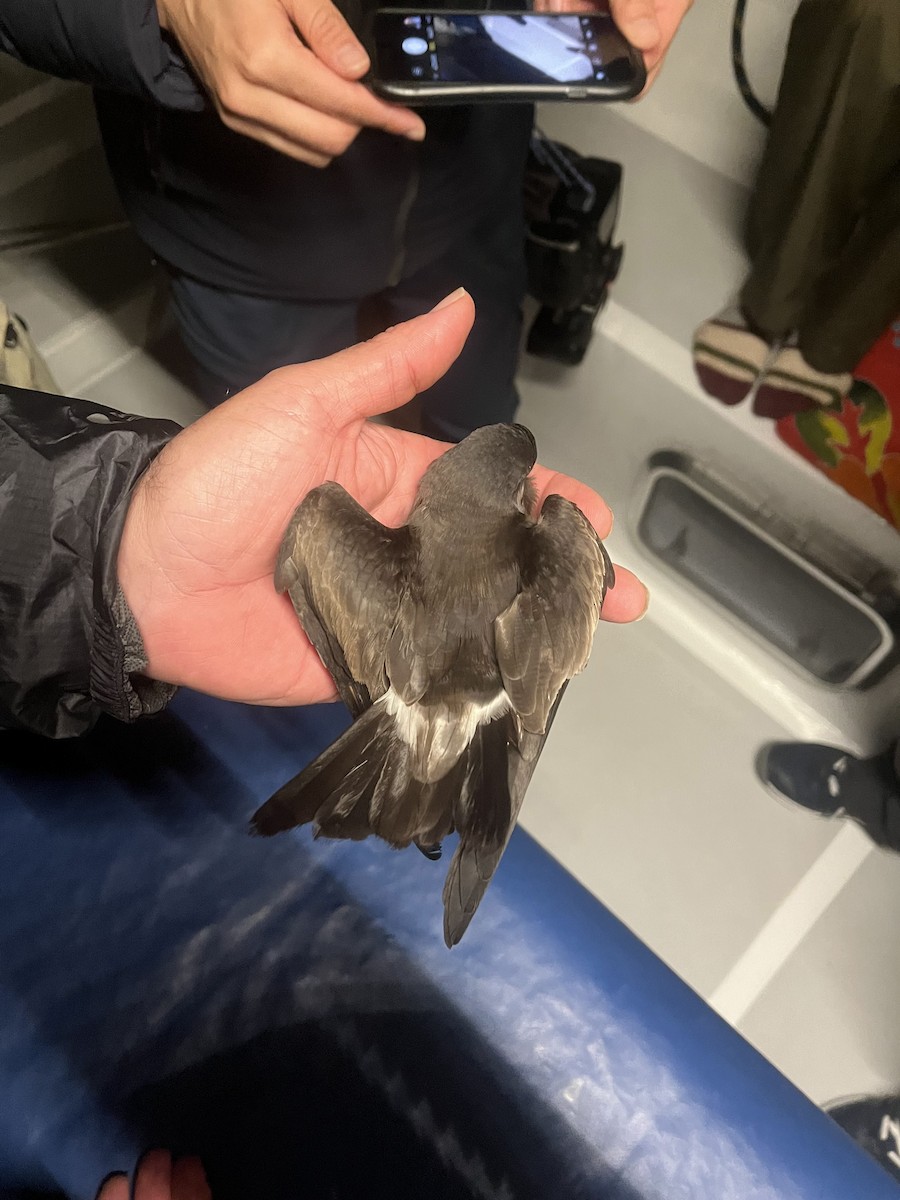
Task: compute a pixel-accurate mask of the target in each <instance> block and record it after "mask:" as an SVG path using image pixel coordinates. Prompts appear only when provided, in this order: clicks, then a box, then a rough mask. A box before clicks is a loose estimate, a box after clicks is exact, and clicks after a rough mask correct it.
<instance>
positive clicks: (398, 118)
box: [231, 37, 425, 141]
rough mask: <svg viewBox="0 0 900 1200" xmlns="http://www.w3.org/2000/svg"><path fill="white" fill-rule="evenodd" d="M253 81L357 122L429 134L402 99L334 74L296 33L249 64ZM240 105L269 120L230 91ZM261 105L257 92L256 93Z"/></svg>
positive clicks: (268, 91)
mask: <svg viewBox="0 0 900 1200" xmlns="http://www.w3.org/2000/svg"><path fill="white" fill-rule="evenodd" d="M246 78H247V80H248V81H249V83H250V85H252V86H254V87H255V89H257V90H258V91H261V92H262V93H263V94H265V95H267V96H268V97H270V99H271V100H273V101H274V99H275V98H276V97H278V96H280V97H281V98H282V99H284V100H295V101H297V103H299V104H304V105H308V106H309V107H310V108H313V109H316V110H318V111H320V112H322V113H327V114H329V115H330V116H332V117H339V118H341V119H342V120H345V121H349V122H351V123H352V124H354V125H368V126H371V127H372V128H373V129H383V130H385V131H386V132H387V133H396V134H399V135H401V136H403V137H408V138H410V139H411V140H413V141H421V140H422V139H423V138H424V136H425V124H424V122H423V121H422V118H421V117H419V116H417V114H416V113H414V112H411V111H410V110H409V109H408V108H403V107H402V106H401V105H399V104H389V103H388V102H387V101H386V100H382V99H381V98H380V97H379V96H376V95H375V94H374V92H371V91H370V90H369V89H368V88H367V87H365V86H364V85H363V84H361V83H355V82H352V81H349V80H347V79H345V78H342V77H341V76H340V75H338V74H336V73H335V72H334V71H333V70H332V68H331V67H330V66H329V65H328V64H327V63H325V62H322V61H321V60H320V59H319V58H317V57H316V55H315V54H314V53H312V52H311V51H310V50H308V49H307V48H306V47H305V46H303V45H301V43H300V42H299V41H298V40H297V39H296V37H294V38H293V41H288V40H286V39H282V40H281V41H279V42H278V43H277V52H276V53H273V54H271V57H262V58H260V59H259V61H257V62H256V63H255V64H254V65H251V66H249V67H248V68H247V70H246ZM231 99H232V101H233V102H235V105H236V106H237V107H238V108H239V111H238V112H235V114H234V115H236V116H245V117H246V116H252V117H253V118H254V119H262V120H264V121H266V123H271V121H270V120H268V119H267V118H266V117H265V114H264V113H261V112H260V111H252V112H251V111H249V110H248V107H247V106H248V103H250V100H249V98H248V97H247V96H246V95H243V94H241V93H240V92H238V94H237V95H235V96H233V97H231ZM253 101H254V103H256V104H257V105H258V101H259V97H258V95H257V96H255V97H253Z"/></svg>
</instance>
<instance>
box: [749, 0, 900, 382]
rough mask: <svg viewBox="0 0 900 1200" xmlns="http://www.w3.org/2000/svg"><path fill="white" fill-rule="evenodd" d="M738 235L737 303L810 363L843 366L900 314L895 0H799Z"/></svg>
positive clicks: (899, 51)
mask: <svg viewBox="0 0 900 1200" xmlns="http://www.w3.org/2000/svg"><path fill="white" fill-rule="evenodd" d="M747 244H748V249H749V252H750V257H751V260H752V268H751V272H750V276H749V278H748V279H747V281H746V284H745V286H744V289H743V293H742V296H741V300H742V304H743V307H744V310H745V312H746V313H747V315H748V317H749V318H750V319H751V321H752V322H753V323H754V324H755V325H756V326H757V327H758V328H759V329H760V331H761V332H762V333H764V334H765V335H767V336H768V337H769V338H770V339H771V340H773V341H774V340H777V339H780V338H783V337H785V336H787V335H788V334H789V333H791V332H793V331H797V333H798V336H799V345H800V349H801V351H802V353H803V355H804V357H805V358H806V360H807V362H809V363H810V364H811V365H812V366H814V367H816V368H817V369H819V370H821V371H829V372H841V371H849V370H852V368H853V367H855V366H856V364H857V363H858V362H859V360H860V359H861V358H862V357H863V355H864V354H865V353H866V351H867V350H868V349H869V347H870V346H871V345H872V344H873V342H874V341H875V340H876V339H877V338H878V337H879V336H880V334H882V333H883V332H884V330H885V329H886V328H887V327H888V325H889V324H890V323H891V321H892V320H893V319H894V318H895V317H896V316H897V314H898V313H900V3H898V0H803V3H802V4H801V5H800V8H799V9H798V11H797V15H796V17H795V18H794V23H793V26H792V29H791V36H790V41H789V44H788V51H787V58H786V61H785V67H784V74H783V76H782V81H781V88H780V91H779V94H778V103H777V106H776V109H775V113H774V117H773V121H772V127H771V130H770V133H769V140H768V145H767V147H766V151H765V155H764V158H763V161H762V165H761V167H760V171H759V175H758V178H757V180H756V186H755V190H754V193H753V197H752V200H751V205H750V212H749V220H748V225H747Z"/></svg>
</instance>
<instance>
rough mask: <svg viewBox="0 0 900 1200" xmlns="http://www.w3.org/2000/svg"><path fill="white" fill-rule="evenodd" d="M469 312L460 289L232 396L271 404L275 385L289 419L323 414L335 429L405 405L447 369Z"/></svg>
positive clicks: (472, 313)
mask: <svg viewBox="0 0 900 1200" xmlns="http://www.w3.org/2000/svg"><path fill="white" fill-rule="evenodd" d="M474 317H475V307H474V305H473V303H472V298H471V297H470V296H469V294H468V293H467V292H466V291H464V290H463V289H462V288H460V289H458V291H456V292H454V293H452V295H450V296H448V297H447V298H446V299H445V300H442V301H441V303H440V304H439V305H437V306H436V307H435V308H433V309H432V310H431V312H428V313H425V314H424V315H423V316H421V317H415V318H413V320H411V321H405V322H404V323H403V324H402V325H395V326H394V327H393V328H392V329H388V330H387V331H386V332H385V333H380V334H379V335H378V336H377V337H375V338H373V339H372V340H371V341H369V342H363V343H362V344H361V345H359V346H353V347H351V348H350V349H349V350H342V351H341V352H340V353H339V354H333V355H332V356H331V357H330V358H324V359H320V360H319V361H318V362H313V363H304V364H302V365H300V366H297V367H283V368H282V369H281V370H279V371H277V372H274V373H273V374H272V375H269V376H267V378H266V380H265V381H263V382H264V383H265V385H266V386H265V387H261V386H260V385H259V384H257V385H255V386H254V387H252V388H248V390H247V391H246V392H243V393H242V395H241V396H238V397H235V402H237V401H240V402H241V403H242V404H243V405H246V404H247V403H248V402H251V403H258V402H259V401H260V400H264V401H265V402H266V403H271V399H270V398H271V396H272V394H273V390H274V391H275V393H276V395H277V403H278V411H279V412H280V413H282V414H283V415H284V417H285V418H286V419H288V420H289V421H290V422H291V423H293V421H294V420H295V419H296V418H297V417H299V418H301V420H303V421H304V422H308V421H309V419H310V416H311V415H312V416H314V417H315V416H316V415H317V416H318V420H319V422H320V423H321V422H322V420H323V418H325V419H327V423H328V425H330V426H332V427H333V428H338V429H341V428H343V427H345V426H347V425H349V424H352V423H353V422H354V421H364V420H366V419H367V418H368V417H374V416H377V415H378V414H380V413H385V412H390V411H391V410H392V409H395V408H400V407H401V406H402V405H404V404H408V403H409V401H410V400H412V399H413V397H414V396H417V395H418V394H419V392H424V391H425V389H426V388H429V387H431V385H432V384H433V383H436V382H437V381H438V380H439V379H440V378H441V376H442V375H444V373H445V372H446V371H447V370H449V368H450V367H451V365H452V364H453V363H454V362H455V361H456V358H457V357H458V355H459V352H460V351H461V350H462V348H463V345H464V344H465V341H466V338H467V337H468V335H469V330H470V329H471V328H472V322H473V320H474ZM276 384H277V385H278V386H277V388H276V387H275V385H276ZM294 436H295V437H296V434H294Z"/></svg>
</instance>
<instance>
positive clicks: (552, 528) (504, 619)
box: [443, 496, 614, 946]
mask: <svg viewBox="0 0 900 1200" xmlns="http://www.w3.org/2000/svg"><path fill="white" fill-rule="evenodd" d="M529 540H530V545H528V546H527V548H526V550H525V552H524V554H525V557H524V562H523V571H522V589H521V591H520V592H519V594H518V595H517V596H516V598H515V600H514V601H513V602H512V604H511V605H510V606H509V608H508V609H507V610H506V611H505V612H504V613H502V614H501V615H500V616H499V617H498V618H497V620H496V621H495V623H494V635H495V642H496V650H497V661H498V663H499V666H500V673H501V675H502V677H503V684H504V687H505V688H506V692H507V695H508V696H509V698H510V700H511V701H512V704H513V707H514V709H515V712H516V714H517V717H518V720H517V725H518V731H517V732H513V733H511V735H510V738H509V746H508V780H509V817H510V821H509V828H508V830H507V831H506V837H505V838H502V839H501V840H500V841H499V842H495V843H493V844H482V843H480V842H479V841H478V840H477V839H476V838H473V837H469V836H467V835H466V834H462V835H461V837H460V843H459V846H458V847H457V850H456V854H455V855H454V857H453V862H452V863H451V864H450V870H449V872H448V874H447V882H446V884H445V885H444V897H443V899H444V940H445V941H446V943H447V945H448V946H455V945H456V944H457V942H459V940H460V938H461V937H462V936H463V934H464V933H465V931H466V929H467V928H468V926H469V923H470V922H471V920H472V917H473V916H474V915H475V911H476V909H477V908H478V905H479V904H480V903H481V898H482V896H483V895H484V893H485V891H486V890H487V887H488V884H489V883H490V882H491V879H492V878H493V875H494V872H495V871H496V869H497V866H498V864H499V862H500V859H501V857H502V855H503V852H504V850H505V849H506V846H507V843H508V842H509V839H510V837H511V836H512V832H513V829H514V828H515V824H516V821H517V819H518V816H519V811H520V809H521V807H522V801H523V800H524V798H525V792H526V789H527V788H528V784H529V783H530V782H531V777H532V775H533V774H534V770H535V767H536V766H537V763H538V759H539V758H540V755H541V751H542V750H543V748H544V743H545V741H546V740H547V734H548V732H549V730H550V725H551V724H552V722H553V718H554V717H555V715H556V710H557V709H558V707H559V703H560V701H561V699H562V697H563V693H564V692H565V689H566V684H567V683H568V681H569V680H570V679H571V678H572V676H573V675H576V674H577V673H578V672H579V671H581V670H582V669H583V668H584V666H585V664H586V663H587V660H588V656H589V655H590V652H591V643H592V641H593V637H594V629H595V628H596V625H597V621H598V619H599V617H600V608H601V605H602V604H603V598H604V596H605V595H606V589H607V588H608V587H609V586H610V584H611V583H612V582H613V580H614V575H613V567H612V563H611V562H610V560H609V556H608V555H607V553H606V549H605V547H604V545H603V543H602V542H601V541H600V539H599V538H598V536H597V534H596V533H595V531H594V529H593V527H592V526H591V525H590V523H589V522H588V520H587V519H586V518H585V517H584V516H583V515H582V513H581V512H580V510H579V509H578V508H576V507H575V505H574V504H571V503H570V502H569V501H568V500H564V499H563V498H562V497H561V496H550V497H548V499H547V500H546V501H545V503H544V507H543V510H542V512H541V519H540V520H539V521H538V523H537V524H536V525H535V526H534V528H533V529H532V531H531V533H530V535H529Z"/></svg>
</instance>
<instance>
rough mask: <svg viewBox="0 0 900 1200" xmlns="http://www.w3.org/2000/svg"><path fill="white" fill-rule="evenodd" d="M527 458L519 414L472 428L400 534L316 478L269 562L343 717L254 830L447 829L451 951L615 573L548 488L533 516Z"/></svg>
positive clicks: (417, 833) (433, 471)
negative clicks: (452, 848)
mask: <svg viewBox="0 0 900 1200" xmlns="http://www.w3.org/2000/svg"><path fill="white" fill-rule="evenodd" d="M535 458H536V449H535V444H534V439H533V437H532V436H531V434H530V433H529V431H528V430H527V429H525V428H524V427H523V426H521V425H494V426H489V427H487V428H485V429H480V430H477V431H476V432H475V433H473V434H471V435H470V436H469V437H468V438H466V439H465V441H463V442H461V443H460V444H459V445H458V446H456V447H454V448H453V449H452V450H449V451H448V452H447V453H446V454H445V455H443V456H442V457H441V458H439V459H437V460H436V461H435V462H434V463H433V464H432V466H431V467H430V468H429V469H428V471H427V472H426V473H425V475H424V477H423V479H422V481H421V484H420V486H419V491H418V495H417V498H416V503H415V506H414V508H413V511H412V513H411V514H410V518H409V521H408V523H407V524H406V525H405V526H403V527H402V528H400V529H389V528H386V527H385V526H383V525H381V524H379V522H378V521H376V520H375V519H374V518H373V517H371V516H369V514H367V513H366V512H365V511H364V510H363V509H362V508H360V506H359V505H358V504H357V503H356V501H355V500H353V499H352V498H351V497H350V496H349V495H348V494H347V493H346V492H345V491H344V490H343V488H341V487H340V486H339V485H338V484H336V483H326V484H324V485H322V486H321V487H319V488H316V489H315V490H314V491H312V492H310V493H309V495H308V496H306V498H305V499H304V500H303V501H302V503H301V504H300V505H299V507H298V508H297V511H296V512H295V514H294V517H293V519H292V520H291V523H290V526H289V527H288V530H287V532H286V533H285V536H284V539H283V542H282V546H281V551H280V553H279V556H278V563H277V566H276V571H275V585H276V587H277V588H278V589H279V590H281V591H285V590H286V591H287V592H288V593H289V594H290V597H291V600H292V602H293V605H294V608H295V610H296V612H297V616H298V617H299V619H300V622H301V624H302V625H303V628H304V630H305V631H306V633H307V636H308V637H309V639H310V641H311V642H312V644H313V645H314V646H315V648H316V650H317V651H318V653H319V655H320V656H321V658H322V661H323V662H324V663H325V666H326V667H327V668H328V670H329V671H330V672H331V675H332V677H333V678H334V681H335V684H336V686H337V689H338V691H339V693H340V695H341V698H342V699H343V700H344V702H345V703H346V704H347V706H348V708H349V709H350V711H351V713H352V714H353V716H354V718H355V720H354V723H353V724H352V725H351V726H350V728H349V729H348V730H347V731H346V732H345V733H344V734H343V735H342V736H341V737H340V738H339V739H338V740H337V741H336V742H335V743H334V744H333V745H332V746H330V747H329V748H328V749H327V750H326V751H325V752H324V753H323V754H322V755H320V756H319V758H317V759H316V760H315V762H313V763H311V764H310V765H309V766H308V767H307V768H306V769H305V770H304V771H302V772H301V773H300V774H299V775H298V776H297V777H296V778H295V779H293V780H291V781H290V782H289V783H287V784H285V786H284V787H282V788H281V789H280V790H279V791H278V792H276V793H275V795H274V796H272V797H271V799H270V800H268V801H267V802H266V803H265V804H264V805H263V806H262V807H261V808H260V809H259V810H258V812H257V813H256V814H255V816H254V817H253V822H252V827H253V830H254V832H256V833H259V834H261V835H263V836H270V835H272V834H275V833H279V832H281V831H283V830H285V829H290V828H293V827H294V826H297V825H303V824H307V823H309V822H312V823H313V824H314V827H315V832H316V835H317V836H322V837H333V838H351V839H357V840H358V839H361V838H365V837H368V836H369V835H370V834H375V835H376V836H378V837H381V838H383V839H384V840H385V841H387V842H389V843H390V844H391V845H393V846H397V847H403V846H409V845H411V844H415V845H417V846H418V847H419V848H420V849H421V850H422V851H423V853H426V854H427V855H428V856H429V857H438V856H439V845H440V842H441V841H442V839H443V838H444V837H446V836H447V834H449V833H451V832H452V831H453V830H456V831H457V832H458V833H459V835H460V841H459V846H458V848H457V851H456V854H455V855H454V858H453V861H452V863H451V865H450V870H449V872H448V875H447V880H446V883H445V886H444V894H443V900H444V937H445V940H446V942H447V945H448V946H452V945H455V944H456V943H457V942H458V941H459V940H460V938H461V937H462V935H463V933H464V932H465V930H466V928H467V927H468V925H469V922H470V921H471V919H472V916H473V915H474V913H475V910H476V909H477V907H478V904H479V903H480V900H481V897H482V896H483V894H484V891H485V889H486V888H487V886H488V884H489V883H490V880H491V877H492V876H493V874H494V871H495V870H496V868H497V864H498V863H499V861H500V858H501V856H502V854H503V851H504V849H505V848H506V844H507V842H508V840H509V837H510V835H511V833H512V830H513V828H514V826H515V823H516V819H517V817H518V813H519V809H520V808H521V805H522V800H523V798H524V794H525V789H526V788H527V786H528V782H529V781H530V779H531V775H532V773H533V771H534V768H535V766H536V764H537V760H538V757H539V755H540V752H541V749H542V747H543V744H544V741H545V739H546V736H547V731H548V729H549V726H550V722H551V721H552V719H553V715H554V713H555V710H556V706H557V705H558V703H559V699H560V698H561V696H562V692H563V691H564V689H565V686H566V683H567V682H568V680H569V679H570V678H571V677H572V676H573V675H575V674H577V673H578V672H579V671H581V670H582V669H583V667H584V666H585V664H586V662H587V659H588V656H589V654H590V649H591V643H592V639H593V635H594V629H595V627H596V624H597V620H598V618H599V615H600V607H601V604H602V602H603V597H604V595H605V593H606V589H607V587H608V585H609V584H610V582H611V581H612V578H613V576H612V565H611V563H610V561H609V558H608V556H607V554H606V551H605V549H604V547H603V544H602V542H601V541H600V539H599V538H598V537H597V534H596V533H595V531H594V530H593V528H592V527H591V525H590V524H589V523H588V521H587V520H586V518H585V517H584V516H583V515H582V513H581V512H580V511H579V509H578V508H576V506H575V505H574V504H571V503H570V502H569V501H567V500H564V499H563V498H562V497H561V496H550V497H548V498H547V500H546V501H545V502H544V505H543V509H542V511H541V513H540V516H539V517H538V519H537V520H535V519H534V518H533V517H532V515H531V512H532V509H533V491H532V487H531V482H530V479H529V472H530V471H531V468H532V467H533V466H534V462H535Z"/></svg>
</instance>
